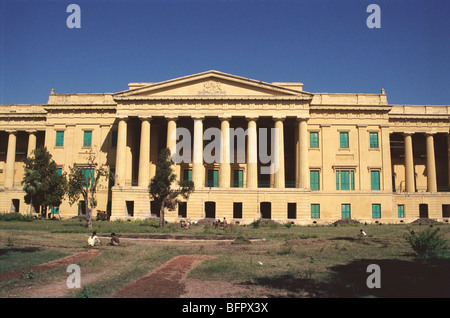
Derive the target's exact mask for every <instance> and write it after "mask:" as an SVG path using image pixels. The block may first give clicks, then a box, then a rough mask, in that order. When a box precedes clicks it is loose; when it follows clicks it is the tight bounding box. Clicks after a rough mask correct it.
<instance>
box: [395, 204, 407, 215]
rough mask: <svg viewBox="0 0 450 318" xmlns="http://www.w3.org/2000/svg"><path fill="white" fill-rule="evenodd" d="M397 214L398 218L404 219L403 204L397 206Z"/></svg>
mask: <svg viewBox="0 0 450 318" xmlns="http://www.w3.org/2000/svg"><path fill="white" fill-rule="evenodd" d="M397 214H398V217H399V218H404V217H405V206H404V205H403V204H399V205H397Z"/></svg>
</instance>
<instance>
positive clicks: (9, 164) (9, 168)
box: [5, 130, 17, 188]
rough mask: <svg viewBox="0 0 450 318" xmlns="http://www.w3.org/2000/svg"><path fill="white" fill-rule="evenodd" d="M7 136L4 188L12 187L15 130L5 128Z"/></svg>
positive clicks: (14, 159)
mask: <svg viewBox="0 0 450 318" xmlns="http://www.w3.org/2000/svg"><path fill="white" fill-rule="evenodd" d="M7 133H8V134H9V137H8V153H7V155H6V167H5V188H13V187H14V163H15V161H16V140H17V136H16V134H17V131H16V130H7Z"/></svg>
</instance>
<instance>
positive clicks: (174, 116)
mask: <svg viewBox="0 0 450 318" xmlns="http://www.w3.org/2000/svg"><path fill="white" fill-rule="evenodd" d="M164 118H165V119H167V120H168V121H170V120H173V121H177V120H178V119H179V116H177V115H165V116H164Z"/></svg>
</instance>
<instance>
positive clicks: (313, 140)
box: [309, 131, 319, 149]
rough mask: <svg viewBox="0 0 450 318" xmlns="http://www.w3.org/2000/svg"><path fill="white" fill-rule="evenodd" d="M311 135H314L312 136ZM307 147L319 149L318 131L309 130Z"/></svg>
mask: <svg viewBox="0 0 450 318" xmlns="http://www.w3.org/2000/svg"><path fill="white" fill-rule="evenodd" d="M313 136H315V137H314V138H313ZM309 148H310V149H319V132H318V131H310V132H309Z"/></svg>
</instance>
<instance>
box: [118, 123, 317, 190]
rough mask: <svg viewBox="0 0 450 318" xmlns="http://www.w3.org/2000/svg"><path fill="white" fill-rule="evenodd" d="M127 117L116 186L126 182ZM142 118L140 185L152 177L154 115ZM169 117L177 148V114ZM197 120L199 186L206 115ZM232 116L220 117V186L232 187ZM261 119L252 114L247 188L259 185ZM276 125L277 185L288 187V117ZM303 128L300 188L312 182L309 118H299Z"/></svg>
mask: <svg viewBox="0 0 450 318" xmlns="http://www.w3.org/2000/svg"><path fill="white" fill-rule="evenodd" d="M127 119H128V117H120V118H119V123H118V133H117V154H116V185H118V186H123V185H125V173H126V164H127V163H126V140H127ZM140 119H141V138H140V153H139V174H138V186H140V187H146V186H148V182H149V180H148V176H149V169H150V121H151V117H150V116H147V117H140ZM166 119H167V121H168V122H167V148H169V149H171V150H172V151H174V149H175V145H176V140H175V139H174V138H172V137H173V136H175V135H176V134H175V131H176V128H177V124H176V122H177V118H176V117H166ZM192 119H193V121H194V138H193V140H194V146H193V158H192V163H193V164H192V181H193V182H194V184H195V186H196V187H197V188H201V187H203V184H204V167H203V120H204V119H205V117H204V116H197V117H192ZM230 119H231V117H220V120H221V126H220V127H221V133H222V138H223V143H222V145H224V148H223V149H222V155H223V160H222V162H221V163H220V166H219V187H221V188H229V187H230V182H231V180H230V176H231V170H230V169H231V167H230V162H229V155H230V149H229V145H230V133H229V129H230ZM257 119H258V118H253V117H248V118H246V120H247V122H248V127H247V132H248V142H247V154H248V156H247V188H251V189H255V188H257V187H258V170H257V169H258V160H257V155H258V150H257V146H258V143H257V126H256V121H257ZM274 121H275V128H278V140H277V141H276V142H277V143H278V147H279V148H278V152H277V155H278V157H277V160H278V169H277V171H276V172H275V175H274V180H275V187H276V188H284V187H285V169H284V134H283V130H284V126H283V121H284V118H282V117H276V118H274ZM298 130H299V169H298V174H299V176H298V178H299V188H307V187H308V184H309V181H308V179H309V163H308V132H307V119H306V118H298Z"/></svg>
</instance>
